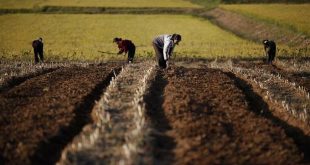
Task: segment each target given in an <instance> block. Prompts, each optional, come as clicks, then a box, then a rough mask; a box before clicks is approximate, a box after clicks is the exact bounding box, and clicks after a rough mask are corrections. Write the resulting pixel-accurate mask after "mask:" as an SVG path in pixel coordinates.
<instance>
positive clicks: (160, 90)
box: [144, 70, 176, 164]
mask: <svg viewBox="0 0 310 165" xmlns="http://www.w3.org/2000/svg"><path fill="white" fill-rule="evenodd" d="M167 84H168V81H167V80H166V78H165V77H164V72H163V71H161V70H158V71H157V74H156V77H155V79H154V81H153V82H152V84H151V86H150V88H149V90H148V93H146V94H145V96H144V100H145V103H146V109H147V116H148V121H149V122H150V123H151V127H152V131H151V133H150V136H151V137H153V138H152V140H151V144H149V146H147V147H149V148H151V152H152V154H153V160H154V163H153V164H171V163H172V162H173V160H174V153H173V149H174V148H175V145H176V143H175V141H174V138H173V137H171V136H169V135H168V134H167V132H169V131H170V130H171V129H172V127H171V125H170V123H169V121H168V119H167V118H166V116H165V113H164V109H163V107H162V105H163V102H164V97H163V94H164V89H165V87H166V85H167Z"/></svg>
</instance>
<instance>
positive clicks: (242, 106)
mask: <svg viewBox="0 0 310 165" xmlns="http://www.w3.org/2000/svg"><path fill="white" fill-rule="evenodd" d="M153 85H154V86H153V87H152V88H151V89H153V90H154V92H153V94H154V95H153V96H154V97H151V96H149V98H148V100H155V101H153V102H152V101H149V102H147V107H150V108H151V112H150V114H154V115H155V117H150V118H151V121H152V123H153V129H155V131H154V132H155V133H154V135H153V138H154V139H155V140H154V141H153V151H154V154H155V155H154V157H155V158H156V159H155V160H156V161H157V162H158V163H162V164H171V162H173V164H257V163H259V164H286V163H288V164H297V163H299V162H301V161H302V159H303V157H302V154H301V152H300V151H299V148H298V147H297V146H296V145H295V144H294V141H293V139H292V138H290V137H288V136H287V135H286V134H285V130H284V129H283V128H282V127H281V126H279V125H277V124H276V123H274V122H273V121H272V120H270V119H268V118H265V117H263V116H261V115H260V114H259V113H255V112H253V111H255V110H253V105H250V104H249V103H248V102H249V101H250V100H247V97H246V94H245V93H244V92H243V91H242V90H241V89H239V88H238V87H237V86H236V82H235V80H234V79H232V78H231V77H230V76H229V75H227V74H225V73H223V72H221V71H219V70H214V69H206V68H205V69H191V68H184V67H174V68H173V69H172V70H169V71H168V73H165V74H163V76H160V75H159V77H157V79H156V81H155V82H154V84H153ZM160 91H164V98H162V97H161V96H160ZM156 93H157V94H156ZM161 102H163V106H162V107H160V106H158V105H159V104H160V103H161ZM155 111H157V112H155ZM164 141H167V143H168V145H164V144H165V143H164ZM163 146H164V147H163ZM162 147H163V148H162Z"/></svg>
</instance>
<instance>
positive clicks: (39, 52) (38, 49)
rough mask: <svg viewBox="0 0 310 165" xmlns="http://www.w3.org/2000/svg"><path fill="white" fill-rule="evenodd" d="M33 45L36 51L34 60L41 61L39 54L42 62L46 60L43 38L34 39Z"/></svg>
mask: <svg viewBox="0 0 310 165" xmlns="http://www.w3.org/2000/svg"><path fill="white" fill-rule="evenodd" d="M32 47H33V52H34V62H35V64H37V63H38V62H39V56H40V60H41V62H44V57H43V39H42V38H41V37H40V38H39V39H37V40H34V41H32Z"/></svg>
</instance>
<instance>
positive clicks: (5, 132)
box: [0, 61, 310, 164]
mask: <svg viewBox="0 0 310 165" xmlns="http://www.w3.org/2000/svg"><path fill="white" fill-rule="evenodd" d="M120 68H122V69H120ZM113 70H114V71H113ZM293 70H294V69H288V68H285V67H282V66H280V65H275V66H269V65H265V64H263V63H262V62H259V61H234V62H232V61H224V62H217V61H213V62H206V61H198V62H195V61H190V62H188V61H183V62H176V63H175V64H173V63H172V64H171V66H170V68H169V69H167V70H161V69H159V68H158V67H156V66H155V64H154V62H150V61H141V62H137V63H134V64H129V65H124V66H122V67H120V64H117V63H114V64H113V63H108V64H103V65H98V64H91V65H87V66H84V67H82V66H78V65H71V66H67V67H59V68H56V69H54V70H50V71H49V72H44V73H40V74H34V76H31V77H29V78H28V79H26V80H25V81H23V82H18V84H16V85H13V86H7V88H6V89H5V90H3V91H1V93H0V98H1V100H0V117H1V118H0V122H1V123H0V132H1V134H0V147H1V148H0V149H1V157H0V158H1V162H4V163H5V164H55V163H56V162H57V164H307V163H310V151H309V148H310V129H309V123H310V122H309V119H310V117H309V107H310V105H309V103H310V101H309V93H308V91H309V85H307V84H308V83H309V77H308V76H307V74H308V70H307V68H306V69H304V70H302V69H301V68H299V69H296V71H293ZM299 73H300V74H299ZM113 76H116V77H115V78H112V77H113Z"/></svg>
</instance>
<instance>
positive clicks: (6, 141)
mask: <svg viewBox="0 0 310 165" xmlns="http://www.w3.org/2000/svg"><path fill="white" fill-rule="evenodd" d="M113 68H114V69H115V70H117V65H116V64H108V65H103V66H90V67H78V66H76V67H69V68H60V69H57V70H55V71H53V72H50V73H47V74H43V75H39V76H37V77H33V78H30V79H28V80H26V81H25V82H23V83H22V84H20V85H18V86H15V87H13V88H11V89H9V90H7V91H4V92H2V93H1V94H0V100H1V101H0V123H1V124H0V132H1V134H0V150H1V160H0V161H1V162H5V163H8V164H20V163H22V164H30V163H34V164H46V163H48V164H52V163H53V162H55V161H56V160H58V159H59V156H60V153H61V150H62V148H64V146H65V145H66V144H67V143H68V142H70V141H71V140H72V138H73V137H74V136H75V135H76V134H77V133H78V132H79V131H80V130H81V129H82V127H83V126H84V125H85V124H87V123H89V122H90V121H91V118H90V112H91V109H92V106H93V105H94V100H98V99H99V98H98V97H99V96H100V94H101V93H102V92H103V91H104V89H105V87H106V86H107V85H108V83H109V81H110V79H111V77H112V76H113V72H112V69H113Z"/></svg>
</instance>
